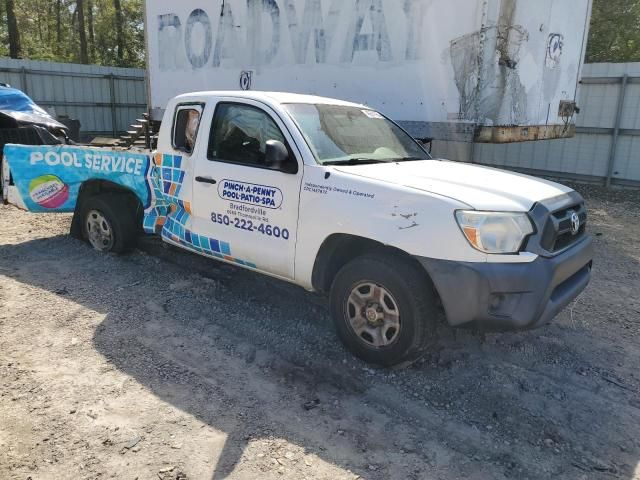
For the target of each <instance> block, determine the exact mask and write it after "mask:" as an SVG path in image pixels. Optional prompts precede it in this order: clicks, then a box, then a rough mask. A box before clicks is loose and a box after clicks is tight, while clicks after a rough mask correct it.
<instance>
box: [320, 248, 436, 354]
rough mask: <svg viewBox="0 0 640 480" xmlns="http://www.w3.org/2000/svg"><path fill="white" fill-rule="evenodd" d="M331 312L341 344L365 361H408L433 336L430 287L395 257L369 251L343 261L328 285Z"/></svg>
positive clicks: (409, 265) (423, 277)
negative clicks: (329, 287)
mask: <svg viewBox="0 0 640 480" xmlns="http://www.w3.org/2000/svg"><path fill="white" fill-rule="evenodd" d="M331 313H332V316H333V320H334V323H335V326H336V329H337V331H338V336H339V337H340V339H341V340H342V342H343V343H344V344H345V346H346V347H347V348H349V349H350V350H351V351H352V352H353V353H354V354H355V355H356V356H358V357H359V358H361V359H362V360H364V361H366V362H369V363H375V364H378V365H383V366H394V365H400V364H405V365H408V364H411V363H412V362H415V361H416V360H418V359H419V358H420V357H421V356H422V355H424V353H426V351H427V349H428V347H429V346H431V345H432V344H434V343H435V341H436V339H437V338H436V323H437V318H438V309H437V307H436V298H435V293H434V290H433V286H432V285H431V283H430V282H429V279H428V277H427V276H426V274H425V273H424V272H422V271H420V269H419V267H417V266H415V265H413V263H411V262H410V261H409V260H408V259H405V258H403V257H401V256H399V255H398V256H396V255H391V254H386V253H382V254H377V255H376V254H368V255H364V256H362V257H359V258H356V259H355V260H352V261H351V262H349V263H348V264H347V265H345V266H344V267H343V268H342V269H341V270H340V271H339V272H338V274H337V275H336V278H335V280H334V282H333V286H332V288H331Z"/></svg>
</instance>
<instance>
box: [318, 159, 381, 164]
mask: <svg viewBox="0 0 640 480" xmlns="http://www.w3.org/2000/svg"><path fill="white" fill-rule="evenodd" d="M374 163H390V161H389V160H376V159H375V158H350V159H349V160H334V161H331V162H324V163H323V165H371V164H374Z"/></svg>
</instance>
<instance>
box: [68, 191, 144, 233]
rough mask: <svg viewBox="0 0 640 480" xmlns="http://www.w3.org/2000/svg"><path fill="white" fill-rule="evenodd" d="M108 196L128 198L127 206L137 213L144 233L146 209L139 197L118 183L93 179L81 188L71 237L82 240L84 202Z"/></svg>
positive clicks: (138, 223)
mask: <svg viewBox="0 0 640 480" xmlns="http://www.w3.org/2000/svg"><path fill="white" fill-rule="evenodd" d="M108 194H111V195H117V196H119V197H124V198H126V202H125V205H126V207H127V208H130V209H131V211H132V212H135V220H136V225H137V226H139V229H140V232H141V231H142V216H143V214H144V208H143V206H142V202H141V201H140V199H139V198H138V196H137V195H136V194H135V193H134V192H133V191H132V190H130V189H129V188H127V187H123V186H122V185H118V184H117V183H113V182H110V181H108V180H100V179H93V180H87V181H86V182H84V183H83V184H82V185H81V186H80V191H79V193H78V201H77V202H76V208H75V212H74V215H73V221H72V222H71V235H72V236H73V237H75V238H82V219H81V218H80V215H81V214H80V212H82V204H83V202H84V201H86V199H87V198H91V197H94V196H97V195H108Z"/></svg>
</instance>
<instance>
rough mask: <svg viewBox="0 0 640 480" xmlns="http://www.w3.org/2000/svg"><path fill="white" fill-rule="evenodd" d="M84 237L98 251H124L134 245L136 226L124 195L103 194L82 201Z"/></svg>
mask: <svg viewBox="0 0 640 480" xmlns="http://www.w3.org/2000/svg"><path fill="white" fill-rule="evenodd" d="M80 218H81V219H82V233H83V237H84V239H85V240H86V241H87V242H88V243H89V245H91V246H92V247H93V248H95V249H96V250H99V251H101V252H105V253H106V252H112V253H125V252H127V251H129V250H132V249H133V248H134V247H135V245H136V239H137V232H138V229H137V227H136V224H135V215H134V212H132V211H131V208H130V202H128V201H127V198H126V197H125V196H124V195H118V194H105V195H96V196H93V197H89V198H87V199H86V200H85V201H84V202H82V213H81V217H80Z"/></svg>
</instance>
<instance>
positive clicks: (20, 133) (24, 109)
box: [0, 84, 69, 192]
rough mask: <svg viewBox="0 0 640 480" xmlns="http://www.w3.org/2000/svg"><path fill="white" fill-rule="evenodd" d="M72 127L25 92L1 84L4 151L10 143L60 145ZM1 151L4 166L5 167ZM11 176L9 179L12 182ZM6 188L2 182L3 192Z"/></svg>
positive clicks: (1, 142) (0, 145)
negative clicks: (54, 116)
mask: <svg viewBox="0 0 640 480" xmlns="http://www.w3.org/2000/svg"><path fill="white" fill-rule="evenodd" d="M67 132H68V128H67V127H66V126H65V125H63V124H62V123H60V122H59V121H57V120H56V119H55V118H53V117H52V116H51V115H50V114H49V113H48V112H47V111H46V110H44V109H43V108H41V107H39V106H38V105H36V104H35V103H34V101H33V100H31V98H29V97H28V96H27V95H26V94H25V93H24V92H22V91H21V90H18V89H16V88H11V87H10V86H8V85H6V84H1V85H0V152H2V148H4V146H5V145H6V144H8V143H15V144H22V145H56V144H60V143H68V140H69V137H68V135H67ZM2 161H3V160H2V155H1V153H0V170H1V169H2ZM9 181H10V179H8V182H9ZM2 189H3V185H2V183H0V192H1V191H2Z"/></svg>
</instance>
